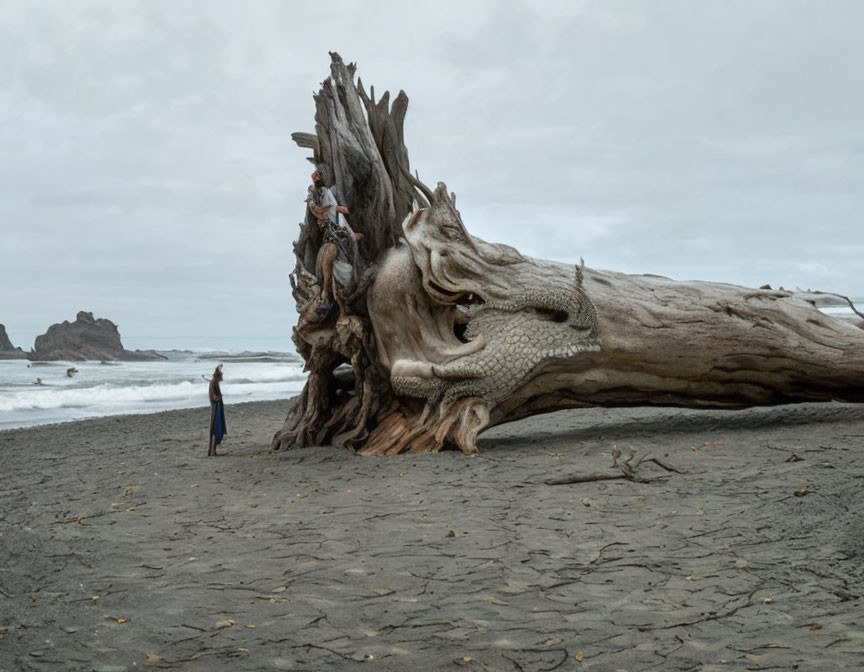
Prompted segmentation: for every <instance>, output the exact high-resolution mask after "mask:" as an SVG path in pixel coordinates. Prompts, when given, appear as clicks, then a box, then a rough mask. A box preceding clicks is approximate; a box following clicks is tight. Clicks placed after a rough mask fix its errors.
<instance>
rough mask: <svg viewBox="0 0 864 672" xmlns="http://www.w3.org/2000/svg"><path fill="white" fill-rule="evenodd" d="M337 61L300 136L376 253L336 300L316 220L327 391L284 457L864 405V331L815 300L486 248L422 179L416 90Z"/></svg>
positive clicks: (299, 424) (295, 429)
mask: <svg viewBox="0 0 864 672" xmlns="http://www.w3.org/2000/svg"><path fill="white" fill-rule="evenodd" d="M331 57H332V64H331V76H330V78H329V79H328V80H327V81H325V82H324V84H323V85H322V89H321V91H320V92H319V93H318V94H317V95H316V96H315V102H316V132H315V133H314V134H309V133H297V134H295V135H294V138H295V141H296V142H297V143H298V144H299V145H300V146H301V147H305V148H309V149H312V151H313V157H312V158H311V161H312V162H313V163H314V164H315V169H316V171H317V172H318V173H319V175H320V176H321V179H322V180H323V182H324V183H326V184H327V185H328V188H330V189H332V191H333V192H334V193H336V194H337V195H338V198H336V199H335V201H333V202H336V201H338V202H339V203H340V204H341V206H340V207H342V209H343V210H344V211H347V212H350V217H349V219H350V221H351V224H350V226H351V227H352V230H351V234H352V236H353V235H354V232H358V233H359V235H358V236H354V238H350V239H349V238H348V237H344V241H349V240H351V241H353V240H354V239H355V238H360V239H361V242H359V243H357V244H356V245H351V244H349V243H348V242H344V243H343V248H342V257H343V260H344V261H345V262H346V264H348V263H350V265H349V266H348V267H349V268H351V269H352V273H351V275H350V277H348V276H347V275H345V277H343V279H342V282H340V283H336V285H335V287H336V289H335V291H336V292H337V301H335V302H330V303H328V302H326V301H324V302H322V300H321V296H322V292H321V287H322V285H323V284H325V283H327V286H328V287H329V286H330V283H331V282H332V279H331V278H330V277H326V278H322V277H319V276H320V264H318V273H317V274H316V255H317V251H318V250H320V249H321V247H322V239H323V238H325V237H326V235H327V234H326V233H323V232H322V222H324V221H325V219H326V216H325V215H326V212H325V211H323V210H322V209H321V208H320V207H319V206H317V205H316V204H311V205H310V207H309V208H308V209H307V214H306V218H305V221H304V222H303V223H302V224H301V232H300V236H299V238H298V241H297V243H295V254H296V258H297V264H296V266H295V270H294V273H293V274H292V287H293V290H294V298H295V300H296V302H297V310H298V313H299V319H298V324H297V326H296V327H295V329H294V341H295V344H296V345H297V349H298V352H299V353H300V354H301V356H302V357H303V358H304V361H305V363H306V368H307V369H308V371H309V379H308V382H307V384H306V387H305V388H304V390H303V393H302V394H301V395H300V396H299V397H297V398H296V399H295V400H293V401H292V405H291V407H290V409H289V413H288V417H287V419H286V422H285V425H284V427H283V428H282V429H281V430H280V431H279V432H277V433H276V436H275V437H274V439H273V447H274V448H288V447H293V446H302V445H320V444H324V443H332V444H334V445H339V446H348V447H351V448H354V449H357V450H358V451H359V452H362V453H365V454H375V455H381V454H395V453H399V452H405V451H410V452H420V451H436V450H439V449H440V448H441V447H443V446H444V445H447V444H452V445H455V446H457V447H458V448H460V449H461V450H462V451H463V452H466V453H470V452H473V451H475V450H476V437H477V435H478V433H479V432H480V431H482V430H483V429H485V428H486V427H489V426H492V425H495V424H499V423H502V422H506V421H509V420H514V419H518V418H520V417H525V416H527V415H531V414H534V413H541V412H546V411H551V410H557V409H562V408H572V407H584V406H596V405H603V406H631V405H637V404H654V405H678V406H690V407H704V408H742V407H746V406H752V405H757V404H779V403H790V402H796V401H808V400H810V401H812V400H818V401H829V400H834V399H837V400H847V401H864V329H862V328H860V325H855V324H853V323H851V322H848V321H844V320H839V319H834V318H831V317H828V316H826V315H824V314H823V313H821V312H820V311H819V310H818V309H817V308H816V307H815V302H814V301H813V300H812V297H802V296H801V295H798V294H794V293H791V292H786V291H775V290H771V289H761V290H751V289H746V288H742V287H736V286H733V285H723V284H717V283H680V282H675V281H672V280H669V279H666V278H660V277H657V276H639V275H624V274H620V273H613V272H608V271H597V270H592V269H588V268H584V267H583V266H581V265H580V266H577V267H573V266H572V265H565V264H560V263H557V262H552V261H542V260H536V259H531V258H528V257H525V256H523V255H522V254H520V253H519V252H518V251H517V250H515V249H513V248H512V247H509V246H506V245H499V244H491V243H487V242H485V241H482V240H480V239H478V238H475V237H473V236H471V235H470V234H469V233H468V231H467V230H466V228H465V226H464V224H463V222H462V218H461V216H460V214H459V211H458V210H457V209H456V204H455V201H456V199H455V195H453V194H449V193H448V191H447V188H446V186H445V185H444V184H442V183H439V184H438V186H437V188H436V189H435V190H434V191H433V190H431V189H429V188H428V187H426V186H425V185H424V184H423V183H422V182H420V180H419V179H418V178H417V177H415V176H412V175H411V173H410V167H409V164H408V153H407V150H406V149H405V145H404V138H403V131H402V125H403V121H404V117H405V112H406V109H407V97H406V96H405V94H404V93H403V92H400V94H399V96H397V98H396V99H395V100H394V102H393V104H392V106H391V105H390V99H389V94H386V93H385V94H384V96H383V97H382V98H381V100H380V101H377V102H376V101H375V94H374V89H372V90H371V95H367V94H366V92H365V89H364V88H363V85H362V82H359V81H358V82H357V83H356V84H355V82H354V74H355V68H354V66H353V65H348V66H346V65H345V64H344V63H343V61H342V59H341V58H340V57H339V56H338V54H331ZM337 233H338V232H337ZM330 235H331V237H332V236H333V235H335V234H332V233H331V234H330ZM328 249H329V250H330V253H331V254H332V246H331V247H330V248H328ZM331 261H332V260H331ZM343 275H344V274H343ZM328 291H329V289H328ZM862 324H864V323H862Z"/></svg>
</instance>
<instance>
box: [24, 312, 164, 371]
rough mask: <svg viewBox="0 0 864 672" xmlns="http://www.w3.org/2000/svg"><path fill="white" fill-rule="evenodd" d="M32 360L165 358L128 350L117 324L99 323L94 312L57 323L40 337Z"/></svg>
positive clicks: (150, 351)
mask: <svg viewBox="0 0 864 672" xmlns="http://www.w3.org/2000/svg"><path fill="white" fill-rule="evenodd" d="M28 357H29V358H30V359H31V360H42V361H56V360H64V361H83V360H87V359H92V360H114V359H123V360H147V359H165V357H164V356H163V355H160V354H158V353H156V352H154V351H153V350H146V351H142V350H135V351H131V350H126V348H124V347H123V343H122V342H121V341H120V332H119V331H117V325H116V324H114V323H113V322H112V321H111V320H106V319H105V318H99V319H98V320H97V319H95V318H94V317H93V313H88V312H85V311H83V310H82V311H81V312H79V313H78V315H77V316H76V318H75V321H74V322H69V321H64V322H63V323H62V324H53V325H51V326H50V327H48V331H47V332H45V333H44V334H42V335H41V336H37V337H36V344H35V346H34V348H33V350H32V351H31V352H30V354H29V355H28Z"/></svg>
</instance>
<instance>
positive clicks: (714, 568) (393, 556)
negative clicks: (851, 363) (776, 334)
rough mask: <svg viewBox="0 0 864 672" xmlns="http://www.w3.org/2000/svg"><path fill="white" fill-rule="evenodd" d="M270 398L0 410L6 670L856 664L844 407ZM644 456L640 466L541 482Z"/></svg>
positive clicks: (849, 446)
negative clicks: (86, 411) (331, 427)
mask: <svg viewBox="0 0 864 672" xmlns="http://www.w3.org/2000/svg"><path fill="white" fill-rule="evenodd" d="M286 410H287V408H286V402H285V401H284V400H280V401H265V402H246V403H238V404H233V405H229V406H228V407H227V408H226V415H227V423H228V432H229V433H228V435H227V437H226V440H225V442H224V443H223V445H222V446H221V447H220V453H221V454H220V456H219V457H217V458H215V459H214V458H207V457H206V456H205V455H206V450H207V427H208V420H209V408H208V407H206V406H204V407H197V408H192V409H179V410H172V411H162V412H158V413H154V414H146V415H126V416H108V417H102V418H95V419H88V420H80V421H74V422H70V423H61V424H55V425H41V426H36V427H29V428H21V429H12V430H6V431H4V432H0V457H2V460H3V465H4V476H5V478H4V479H3V483H2V486H0V542H2V543H0V669H4V670H5V669H14V670H19V671H21V672H35V671H43V670H55V669H63V670H70V671H72V672H79V671H81V672H93V670H109V669H110V670H112V672H115V671H116V672H120V671H121V670H122V671H124V672H132V671H133V670H136V669H144V668H145V667H147V666H149V667H153V668H154V669H155V668H159V669H182V670H184V672H190V671H191V672H211V671H216V672H229V671H231V672H234V671H238V672H246V671H248V672H252V671H253V670H261V669H273V670H312V669H314V670H323V671H325V672H327V671H330V670H334V671H335V670H342V669H345V668H346V667H347V666H352V665H354V664H360V663H364V662H365V663H368V664H374V665H375V667H376V669H379V670H386V671H394V672H395V671H396V670H399V671H400V672H401V671H402V670H405V669H411V668H415V669H430V670H433V669H434V670H478V671H479V670H483V669H486V670H491V669H495V670H500V671H502V672H519V670H523V671H525V670H538V671H539V670H551V669H558V668H559V667H560V669H577V667H578V669H585V670H595V671H596V672H602V671H604V670H616V669H624V670H630V671H631V672H635V671H636V670H643V669H649V668H654V669H663V670H664V672H666V671H673V672H674V671H679V670H680V671H682V672H683V671H684V670H693V669H701V670H705V671H706V672H721V671H722V670H728V669H732V668H735V669H739V668H742V669H743V668H744V667H747V668H753V667H769V668H774V669H793V667H794V666H796V665H797V666H798V667H797V669H798V670H799V671H800V672H805V671H810V672H816V671H817V670H820V671H822V670H850V671H851V670H858V669H859V667H860V652H861V642H862V640H861V627H860V626H861V617H860V614H861V613H862V609H864V598H862V595H864V568H862V564H861V558H864V534H862V528H861V523H860V511H861V510H864V489H862V488H861V480H860V474H861V473H864V450H862V447H861V444H862V439H864V405H852V404H835V403H830V404H800V405H795V406H777V407H762V408H755V409H746V410H740V411H702V410H687V409H675V408H660V409H651V408H633V409H602V408H599V409H584V410H571V411H559V412H557V413H552V414H549V415H543V416H535V417H532V418H528V419H525V420H520V421H518V422H515V423H510V424H507V425H502V426H499V427H496V428H493V429H492V430H489V431H488V432H486V433H484V434H482V435H481V437H480V440H479V447H480V453H479V454H478V455H476V456H473V457H466V456H463V455H462V454H461V453H458V452H456V451H447V452H442V453H440V454H437V455H405V456H396V457H389V458H369V457H359V456H356V455H353V454H351V453H349V452H348V451H344V450H336V449H332V448H305V449H297V450H292V451H286V452H279V453H271V452H269V442H270V439H271V438H272V436H273V433H274V432H275V431H276V430H277V429H278V428H279V427H280V426H281V423H282V422H283V420H284V417H285V412H286ZM615 447H617V448H618V449H620V450H621V451H622V452H623V453H624V454H625V455H627V454H628V453H629V452H635V453H637V454H639V455H648V454H650V455H653V456H655V457H658V458H661V459H662V460H663V461H664V462H666V463H668V464H671V465H673V466H675V467H676V468H677V469H679V470H680V472H681V473H669V472H666V471H664V470H662V469H660V468H659V467H656V466H654V465H653V464H649V463H647V462H646V463H644V464H643V465H642V466H640V467H639V475H640V476H641V477H644V478H645V479H647V482H644V483H643V482H632V481H625V480H612V481H601V482H586V483H574V484H570V485H559V486H550V485H547V484H546V483H545V481H546V480H548V479H549V478H555V477H560V476H566V475H570V474H579V473H581V474H589V473H593V472H608V471H609V470H610V468H611V451H612V450H613V448H615Z"/></svg>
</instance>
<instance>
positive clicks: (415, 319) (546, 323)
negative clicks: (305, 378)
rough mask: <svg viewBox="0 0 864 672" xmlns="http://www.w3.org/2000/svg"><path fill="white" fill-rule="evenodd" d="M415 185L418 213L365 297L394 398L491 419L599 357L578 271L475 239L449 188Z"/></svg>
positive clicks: (594, 320)
mask: <svg viewBox="0 0 864 672" xmlns="http://www.w3.org/2000/svg"><path fill="white" fill-rule="evenodd" d="M412 180H413V178H412ZM413 181H414V184H415V186H416V187H418V188H419V189H420V190H421V192H422V194H423V196H420V195H419V194H418V202H419V204H420V205H421V207H420V208H419V209H417V210H415V211H414V212H413V213H411V214H410V215H409V216H408V217H407V218H406V219H405V221H404V223H403V226H402V228H403V232H404V239H403V241H402V244H401V245H399V246H397V247H396V248H393V249H391V250H390V251H389V252H388V254H387V256H386V257H385V258H384V260H383V262H382V265H381V267H380V269H379V271H378V273H377V276H376V280H375V283H374V285H373V286H372V288H371V290H370V292H369V295H368V308H369V315H370V317H371V319H372V324H373V329H374V332H375V339H376V346H377V349H378V355H379V361H380V362H381V363H382V364H383V366H384V367H386V368H387V369H388V371H389V374H390V381H391V383H392V385H393V389H394V391H395V392H396V394H397V395H401V396H406V397H414V398H420V399H425V400H427V401H428V402H431V403H432V404H436V403H440V404H441V405H442V407H443V406H446V405H448V404H452V403H453V402H456V401H458V400H460V399H465V398H472V399H475V400H476V401H477V403H478V404H480V405H482V407H483V413H485V414H487V417H486V420H487V421H488V413H491V412H493V411H494V408H495V407H496V405H498V404H499V403H500V402H501V401H502V400H504V399H506V398H507V397H508V396H510V395H511V394H513V393H514V391H516V390H517V389H518V388H520V387H521V386H523V385H525V384H527V383H528V382H529V381H531V380H534V379H536V377H537V376H538V375H544V374H545V373H548V372H550V371H554V369H555V366H554V364H555V363H556V362H562V361H567V360H573V359H574V358H576V357H578V356H579V355H580V353H584V352H586V351H591V350H599V347H600V346H599V337H598V332H597V316H596V313H595V310H594V306H593V304H592V303H591V300H590V299H589V298H588V296H587V295H586V293H585V292H584V291H583V289H582V282H581V280H582V273H581V267H576V268H574V267H573V266H565V265H563V264H558V263H554V262H545V261H539V260H534V259H530V258H527V257H524V256H522V255H521V254H520V253H519V252H517V251H516V250H515V249H513V248H512V247H509V246H507V245H497V244H491V243H487V242H484V241H482V240H480V239H479V238H475V237H473V236H471V235H470V234H469V233H468V232H467V231H466V229H465V226H464V225H463V223H462V218H461V216H460V215H459V212H458V210H456V206H455V196H453V195H448V193H447V187H446V185H444V184H443V183H439V184H438V187H437V189H436V190H435V191H434V192H432V191H431V190H430V189H428V188H426V187H425V186H424V185H422V183H420V182H419V181H417V180H413Z"/></svg>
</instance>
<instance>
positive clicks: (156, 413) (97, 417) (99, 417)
mask: <svg viewBox="0 0 864 672" xmlns="http://www.w3.org/2000/svg"><path fill="white" fill-rule="evenodd" d="M291 399H293V397H286V398H284V399H267V400H262V401H238V402H235V403H232V404H230V406H226V408H237V407H245V406H252V405H255V404H262V405H266V404H282V405H283V406H285V408H286V410H287V404H288V402H289V401H290V400H291ZM202 410H204V411H207V412H208V413H209V411H210V407H209V406H200V405H199V406H188V407H185V408H169V409H167V410H164V411H149V412H148V411H144V412H141V413H118V414H117V415H94V416H91V417H88V418H70V419H69V420H60V421H59V422H46V423H40V424H37V425H25V426H23V427H8V428H4V427H0V438H2V437H3V435H4V433H5V432H24V431H27V430H35V429H41V428H63V427H67V426H68V425H73V424H77V423H85V422H97V421H99V420H112V419H114V418H119V419H128V418H140V417H142V416H144V417H152V418H154V419H156V416H163V415H168V414H171V413H190V412H195V411H202ZM274 431H275V430H274Z"/></svg>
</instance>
